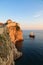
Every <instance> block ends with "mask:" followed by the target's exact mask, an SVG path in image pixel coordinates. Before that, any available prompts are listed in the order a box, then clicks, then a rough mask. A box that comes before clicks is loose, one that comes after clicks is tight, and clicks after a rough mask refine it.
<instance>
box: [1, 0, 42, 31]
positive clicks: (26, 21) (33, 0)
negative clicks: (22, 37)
mask: <svg viewBox="0 0 43 65" xmlns="http://www.w3.org/2000/svg"><path fill="white" fill-rule="evenodd" d="M7 19H12V20H13V21H16V22H18V23H19V24H20V25H21V28H22V29H23V30H24V29H26V30H43V0H0V22H6V20H7Z"/></svg>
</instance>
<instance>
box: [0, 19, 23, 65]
mask: <svg viewBox="0 0 43 65" xmlns="http://www.w3.org/2000/svg"><path fill="white" fill-rule="evenodd" d="M13 25H15V26H13ZM16 25H17V23H14V22H12V21H11V20H8V21H7V23H5V24H4V25H1V27H0V65H15V61H14V60H16V59H18V58H19V57H20V56H22V52H20V51H18V50H17V48H16V47H15V44H14V43H15V41H19V40H22V39H23V37H22V32H21V29H20V27H19V26H18V27H17V28H16ZM20 34H21V35H20ZM19 36H20V37H19Z"/></svg>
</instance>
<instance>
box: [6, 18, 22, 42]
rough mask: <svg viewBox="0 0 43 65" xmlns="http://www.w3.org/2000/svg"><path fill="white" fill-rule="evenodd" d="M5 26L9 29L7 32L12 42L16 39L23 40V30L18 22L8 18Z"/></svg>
mask: <svg viewBox="0 0 43 65" xmlns="http://www.w3.org/2000/svg"><path fill="white" fill-rule="evenodd" d="M6 26H7V28H8V30H9V31H8V33H9V36H10V39H11V41H12V42H13V43H15V42H16V41H20V40H23V32H22V30H21V28H20V26H19V24H18V23H16V22H13V21H12V20H10V19H9V20H7V22H6Z"/></svg>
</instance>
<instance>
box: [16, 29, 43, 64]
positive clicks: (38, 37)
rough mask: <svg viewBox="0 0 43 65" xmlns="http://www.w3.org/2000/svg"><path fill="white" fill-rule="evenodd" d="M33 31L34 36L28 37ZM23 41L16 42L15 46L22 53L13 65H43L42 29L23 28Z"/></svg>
mask: <svg viewBox="0 0 43 65" xmlns="http://www.w3.org/2000/svg"><path fill="white" fill-rule="evenodd" d="M30 32H34V34H35V38H30V37H29V34H30ZM23 37H24V41H20V42H17V44H16V47H17V49H18V50H19V51H21V52H22V53H23V55H22V56H21V57H20V58H19V59H17V60H16V61H15V62H16V63H15V65H43V30H23Z"/></svg>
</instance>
